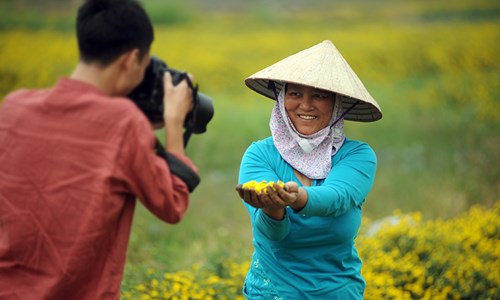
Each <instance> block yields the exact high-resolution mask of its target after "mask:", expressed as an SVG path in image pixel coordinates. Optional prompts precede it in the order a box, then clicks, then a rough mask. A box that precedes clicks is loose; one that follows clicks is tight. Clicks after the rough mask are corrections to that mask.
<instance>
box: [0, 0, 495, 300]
mask: <svg viewBox="0 0 500 300" xmlns="http://www.w3.org/2000/svg"><path fill="white" fill-rule="evenodd" d="M30 1H31V0H23V1H16V2H14V1H12V3H11V4H9V3H10V2H9V3H8V2H0V99H2V98H3V97H4V96H5V95H6V94H7V93H8V92H10V91H12V90H14V89H17V88H21V87H28V88H35V87H48V86H52V85H53V84H54V83H55V82H56V80H57V79H58V78H59V77H61V76H68V75H69V74H70V73H71V72H72V70H73V68H74V65H75V64H76V62H77V61H78V53H77V47H76V40H75V37H74V33H73V27H72V24H68V21H67V20H72V19H73V17H74V16H72V15H69V11H70V10H69V9H68V8H67V7H65V9H63V10H59V11H57V13H53V12H52V11H51V10H52V9H55V8H57V7H59V4H58V3H57V1H55V0H48V2H50V3H52V4H54V3H55V4H57V5H53V6H52V7H51V8H50V9H47V11H44V10H43V9H41V7H40V6H43V5H42V4H40V3H41V2H40V3H39V4H37V5H38V6H36V7H35V8H34V9H31V10H29V9H28V7H23V6H22V3H27V2H30ZM31 2H33V3H34V2H35V1H31ZM75 2H76V1H73V2H71V3H75ZM143 2H144V4H145V7H146V9H148V10H149V11H150V12H151V15H152V16H153V20H154V21H155V22H158V24H157V26H155V42H154V44H153V48H152V53H153V54H154V55H156V56H159V57H160V58H162V59H164V60H165V61H166V62H167V64H168V65H169V66H170V67H172V68H175V69H181V70H187V71H188V72H190V73H192V74H194V76H195V81H196V82H197V83H199V85H200V91H202V92H203V93H206V94H208V95H210V96H211V97H212V98H213V100H214V108H215V115H214V118H213V120H212V121H211V122H210V123H209V125H208V130H207V132H206V133H204V134H202V135H196V136H193V137H192V138H191V140H190V142H189V145H188V147H187V153H188V156H189V157H191V158H192V159H193V161H194V163H195V164H196V165H197V166H198V167H199V169H200V176H201V178H202V181H201V184H200V186H199V187H198V188H197V190H196V191H195V192H194V193H193V194H192V197H191V204H190V208H189V210H188V212H187V214H186V216H185V218H184V219H183V220H182V222H181V223H180V224H177V225H175V226H173V225H167V224H163V223H162V222H160V221H158V220H157V219H156V218H155V217H154V216H151V214H150V213H148V212H147V211H146V209H145V208H144V207H141V206H140V205H139V206H138V207H137V211H136V215H135V217H134V224H133V227H132V233H131V237H130V245H129V250H128V256H127V263H126V266H125V268H126V269H125V274H124V279H123V284H122V291H123V292H122V298H123V299H241V297H242V295H241V286H242V283H243V280H244V277H245V274H246V271H247V269H248V261H249V259H250V255H251V252H252V245H251V239H252V235H251V228H250V224H249V220H248V215H247V213H246V210H245V208H244V207H243V204H242V203H241V200H240V199H238V196H237V193H236V192H235V190H234V188H235V186H236V183H237V174H238V168H239V163H240V159H241V156H242V154H243V152H244V151H245V149H246V148H247V147H248V145H249V144H250V143H251V142H253V141H255V140H258V139H262V138H265V137H267V136H269V134H270V133H269V125H268V124H269V115H270V111H271V109H272V105H273V102H272V101H270V100H268V99H263V97H260V96H258V95H256V94H255V93H253V92H252V91H250V90H249V89H248V88H246V87H245V85H244V83H243V81H244V79H245V78H246V77H247V76H249V75H251V74H253V73H254V72H256V71H258V70H260V69H262V68H264V67H266V66H268V65H270V64H272V63H274V62H276V61H278V60H279V59H282V58H283V57H284V56H287V55H290V54H293V53H296V52H297V51H299V50H302V49H304V48H306V47H309V46H312V45H315V44H317V43H319V42H321V41H322V40H324V39H330V40H332V41H333V42H334V44H335V45H336V46H337V48H338V49H339V50H340V52H341V53H342V55H343V56H344V57H345V58H346V60H347V61H348V62H349V64H350V66H351V67H352V68H353V70H354V71H355V72H356V73H357V74H358V75H359V77H360V78H361V79H362V81H363V83H364V84H365V85H366V87H367V89H368V90H369V91H370V93H371V94H372V96H373V97H374V98H375V99H376V100H377V101H378V102H379V104H380V105H381V107H382V111H383V114H384V117H383V119H382V120H381V121H379V122H375V123H373V124H359V123H354V122H346V125H345V130H346V135H347V136H348V137H349V138H352V139H357V140H362V141H365V142H367V143H369V144H370V145H371V146H372V148H373V149H374V150H375V152H376V153H377V157H378V169H377V176H376V179H375V184H374V187H373V189H372V191H371V193H370V194H369V196H368V198H367V199H366V203H365V204H364V207H363V214H364V223H363V226H362V230H361V232H360V235H359V238H358V239H357V247H358V249H359V251H360V254H361V257H362V259H363V262H364V264H363V275H364V277H365V279H366V281H367V289H366V293H365V296H366V298H367V299H500V291H499V287H500V272H499V271H498V270H500V252H499V251H500V245H499V241H500V220H499V216H500V205H499V202H500V201H498V200H499V199H500V197H499V195H500V168H499V167H498V166H500V156H499V155H498V149H500V135H499V132H500V59H499V55H498V53H500V3H499V2H498V1H493V0H457V1H453V2H450V1H444V0H436V1H420V0H402V1H394V0H377V1H348V0H339V1H334V2H335V3H334V4H332V3H333V2H332V1H319V0H318V1H317V3H318V4H317V5H318V6H317V7H315V6H314V5H309V4H310V3H312V2H311V1H309V2H307V1H299V0H290V1H286V2H285V1H276V3H275V4H273V5H270V4H269V3H267V4H269V5H267V4H266V5H262V3H261V5H260V6H259V5H258V3H257V2H259V1H256V2H255V3H257V4H255V6H250V4H247V3H250V2H244V1H236V0H235V1H234V2H231V3H232V5H236V4H234V3H239V5H241V6H242V7H243V8H244V9H243V8H239V10H238V9H237V8H235V7H232V10H230V9H227V10H221V11H218V10H216V9H214V8H210V7H211V6H212V5H216V3H218V4H219V5H221V3H223V2H224V1H215V0H214V1H212V2H210V4H207V3H209V2H206V1H202V0H190V1H184V2H185V3H184V2H181V1H173V0H172V1H168V3H176V4H175V6H177V7H173V6H169V5H167V4H166V1H163V0H148V1H143ZM301 2H303V3H306V2H307V3H308V5H307V9H306V8H305V7H304V6H297V7H295V6H294V7H285V6H286V5H285V3H294V5H298V3H301ZM16 3H17V4H16ZM37 3H38V2H37ZM68 3H69V2H68ZM186 3H191V4H193V3H196V4H200V5H201V4H202V3H205V5H206V6H205V7H204V8H207V7H208V8H207V9H205V10H202V9H201V8H198V9H197V8H196V6H193V5H188V4H186ZM242 3H245V5H246V6H245V5H243V4H242ZM252 3H253V2H252ZM259 3H260V2H259ZM273 3H274V2H273ZM315 3H316V1H315ZM320 4H321V5H322V6H319V5H320ZM7 5H20V6H21V7H20V8H19V7H18V8H17V9H19V10H18V11H16V10H15V9H16V7H7ZM67 5H68V6H70V5H71V4H67ZM172 5H173V4H172ZM224 5H226V4H224ZM224 5H222V6H224ZM227 5H228V6H229V2H227ZM279 5H282V6H279ZM177 10H178V11H177ZM60 16H63V19H62V20H59V19H58V18H59V17H60ZM169 18H171V22H170V21H166V20H165V19H169ZM58 24H63V25H58ZM58 26H60V27H58ZM0 105H1V100H0ZM158 136H159V137H161V136H162V134H161V131H160V132H159V133H158ZM0 146H1V145H0ZM394 211H398V212H397V213H394ZM415 212H418V213H415ZM387 216H389V217H387ZM380 220H385V221H382V222H381V221H380Z"/></svg>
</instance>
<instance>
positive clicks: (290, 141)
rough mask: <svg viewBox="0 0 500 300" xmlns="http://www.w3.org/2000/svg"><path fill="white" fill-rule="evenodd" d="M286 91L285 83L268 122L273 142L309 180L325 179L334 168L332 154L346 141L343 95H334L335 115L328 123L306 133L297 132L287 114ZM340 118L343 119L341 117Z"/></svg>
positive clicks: (288, 161) (289, 161)
mask: <svg viewBox="0 0 500 300" xmlns="http://www.w3.org/2000/svg"><path fill="white" fill-rule="evenodd" d="M285 90H286V86H283V88H282V89H281V91H280V93H279V95H278V97H277V98H278V99H277V101H276V104H275V105H274V108H273V111H272V113H271V121H270V123H269V126H270V128H271V133H272V136H273V139H274V145H275V146H276V148H277V149H278V151H279V153H280V154H281V156H282V157H283V159H284V160H285V161H286V162H287V163H289V164H290V165H291V166H292V167H293V168H294V169H295V170H297V171H299V172H300V173H302V174H304V175H305V176H307V177H309V178H310V179H323V178H326V176H327V175H328V173H329V172H330V169H331V167H332V156H333V155H334V154H335V153H336V152H337V151H338V150H339V149H340V147H341V146H342V144H343V143H344V140H345V137H344V119H343V115H342V103H341V100H340V97H339V96H338V95H337V94H335V104H334V107H333V113H332V118H331V120H330V122H329V123H328V126H327V127H325V128H323V129H321V130H320V131H318V132H316V133H313V134H311V135H304V134H301V133H300V132H298V131H297V129H296V128H295V126H294V125H293V123H292V121H291V120H290V118H289V117H288V113H287V112H286V109H285ZM339 118H341V119H340V120H338V119H339ZM335 121H337V122H335ZM332 124H333V126H332Z"/></svg>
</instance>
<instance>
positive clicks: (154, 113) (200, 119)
mask: <svg viewBox="0 0 500 300" xmlns="http://www.w3.org/2000/svg"><path fill="white" fill-rule="evenodd" d="M165 72H170V74H171V75H172V83H173V85H177V84H179V83H180V82H181V81H182V80H184V79H186V80H187V82H188V85H189V87H190V88H191V90H192V91H193V109H192V110H191V111H190V112H189V113H188V115H187V116H186V120H185V121H184V128H185V129H186V131H185V132H184V144H187V141H188V139H189V136H190V134H191V133H195V134H200V133H204V132H205V131H206V130H207V124H208V122H210V120H211V119H212V117H213V115H214V108H213V104H212V98H210V97H209V96H207V95H205V94H203V93H200V92H198V85H193V83H192V82H191V79H190V78H189V76H188V75H187V73H186V72H181V71H178V70H175V69H172V68H169V67H168V66H167V64H166V63H165V62H164V61H162V60H161V59H160V58H158V57H156V56H152V57H151V62H150V63H149V65H148V67H147V68H146V71H145V74H144V79H143V80H142V82H141V83H140V84H139V85H138V86H137V87H136V88H135V89H134V90H133V91H132V92H130V94H129V95H128V98H130V99H131V100H132V101H133V102H134V103H135V104H136V105H137V106H138V107H139V109H140V110H142V112H144V114H145V115H146V117H147V118H148V119H149V121H150V122H151V123H153V124H154V123H161V122H163V110H164V108H163V95H164V88H163V76H164V74H165Z"/></svg>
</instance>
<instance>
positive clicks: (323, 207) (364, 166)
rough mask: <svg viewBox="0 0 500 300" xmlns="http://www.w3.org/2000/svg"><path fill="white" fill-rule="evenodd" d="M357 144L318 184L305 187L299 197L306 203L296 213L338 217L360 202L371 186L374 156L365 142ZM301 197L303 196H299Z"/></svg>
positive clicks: (342, 154)
mask: <svg viewBox="0 0 500 300" xmlns="http://www.w3.org/2000/svg"><path fill="white" fill-rule="evenodd" d="M356 143H358V144H357V145H354V146H353V147H352V149H349V150H347V151H348V152H347V153H338V154H337V155H341V156H340V157H339V160H338V162H336V163H335V164H334V166H333V167H332V170H331V171H330V174H328V176H327V178H326V179H325V181H324V183H323V184H322V185H321V186H312V187H304V188H303V189H304V192H305V193H306V195H305V196H304V194H303V193H301V192H299V195H301V196H300V197H299V198H302V197H305V198H306V202H307V203H306V204H305V206H304V208H303V209H302V210H300V211H299V212H298V213H300V214H303V215H308V216H311V215H315V216H329V215H333V216H338V215H341V214H343V213H345V212H346V211H348V210H350V209H352V208H354V207H356V206H359V205H361V204H362V203H363V202H364V201H365V198H366V196H367V195H368V192H369V191H370V190H371V188H372V186H373V181H374V179H375V171H376V168H377V157H376V155H375V152H374V151H373V150H372V149H371V148H370V146H368V145H367V144H365V143H359V142H356ZM302 200H303V199H302Z"/></svg>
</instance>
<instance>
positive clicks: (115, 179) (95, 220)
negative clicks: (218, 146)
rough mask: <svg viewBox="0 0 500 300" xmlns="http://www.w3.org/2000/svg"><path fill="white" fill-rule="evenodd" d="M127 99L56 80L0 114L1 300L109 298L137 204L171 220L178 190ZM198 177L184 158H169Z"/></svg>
mask: <svg viewBox="0 0 500 300" xmlns="http://www.w3.org/2000/svg"><path fill="white" fill-rule="evenodd" d="M154 146H155V137H154V134H153V130H152V127H151V125H150V124H149V122H148V121H147V119H146V117H145V116H144V115H143V114H142V112H140V111H139V110H138V109H137V108H136V107H135V105H134V104H133V102H131V101H130V100H128V99H125V98H111V97H109V96H106V95H105V94H104V93H103V92H101V91H100V90H99V89H97V88H96V87H94V86H91V85H88V84H86V83H83V82H80V81H76V80H71V79H67V78H62V79H60V80H59V82H58V84H57V85H56V86H55V87H54V88H51V89H45V90H33V91H28V90H22V91H18V92H14V93H13V94H11V95H9V96H8V97H7V98H6V99H5V100H4V102H3V104H2V106H1V107H0V298H1V299H118V298H119V294H120V283H121V279H122V274H123V268H124V264H125V257H126V250H127V245H128V239H129V234H130V227H131V223H132V216H133V213H134V207H135V199H136V197H137V198H139V199H140V201H141V202H142V203H143V204H144V205H145V207H146V208H147V209H148V210H150V211H151V212H152V213H153V214H155V215H156V216H157V217H159V218H160V219H162V220H164V221H166V222H168V223H176V222H178V221H180V219H181V218H182V217H183V215H184V213H185V211H186V209H187V207H188V199H189V191H188V188H187V186H186V184H185V183H184V182H183V181H182V180H180V179H179V178H178V177H176V176H174V175H172V174H171V173H170V171H169V167H168V165H167V164H166V162H165V161H164V160H163V159H162V158H160V157H158V156H157V155H156V154H155V152H154ZM177 157H178V158H179V159H181V160H182V161H183V162H184V163H186V164H187V165H189V166H190V167H191V168H192V169H193V170H195V171H197V170H196V168H195V167H194V165H193V164H192V163H191V161H190V160H189V159H188V158H187V157H184V156H182V157H181V156H180V155H177Z"/></svg>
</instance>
